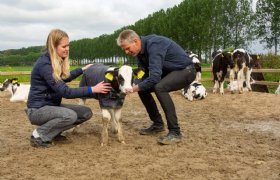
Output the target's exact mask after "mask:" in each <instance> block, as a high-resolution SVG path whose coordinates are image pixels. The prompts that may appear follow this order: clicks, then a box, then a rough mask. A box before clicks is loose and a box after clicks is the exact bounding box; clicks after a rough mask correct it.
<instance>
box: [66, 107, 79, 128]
mask: <svg viewBox="0 0 280 180" xmlns="http://www.w3.org/2000/svg"><path fill="white" fill-rule="evenodd" d="M62 119H63V122H64V123H65V124H67V125H71V124H74V123H75V122H76V121H77V119H78V115H77V113H76V112H75V111H73V110H70V109H69V110H68V111H67V112H66V111H65V112H63V116H62Z"/></svg>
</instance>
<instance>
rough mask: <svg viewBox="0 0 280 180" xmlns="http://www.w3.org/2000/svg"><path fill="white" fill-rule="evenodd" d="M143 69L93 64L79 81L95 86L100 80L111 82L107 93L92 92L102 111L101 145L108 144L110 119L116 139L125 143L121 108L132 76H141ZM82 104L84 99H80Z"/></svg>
mask: <svg viewBox="0 0 280 180" xmlns="http://www.w3.org/2000/svg"><path fill="white" fill-rule="evenodd" d="M143 75H144V71H143V70H142V69H140V68H137V69H132V68H131V67H130V66H126V65H124V66H121V67H120V68H115V67H110V68H109V67H107V66H105V65H102V64H94V65H93V66H91V67H90V68H88V69H87V70H86V71H85V72H84V75H83V77H82V79H81V81H80V87H81V86H95V85H96V84H98V83H99V82H101V81H104V82H109V83H111V86H112V90H111V91H110V92H109V93H107V94H93V96H92V98H95V99H98V100H99V105H100V108H101V111H102V121H103V129H102V134H101V146H103V145H107V144H108V124H109V122H110V121H112V128H113V132H115V133H117V136H118V140H119V141H120V142H121V143H123V144H125V142H124V136H123V131H122V127H121V110H122V106H123V103H124V99H125V92H129V91H132V83H133V78H134V76H136V77H137V78H141V77H142V76H143ZM82 100H83V101H81V103H80V104H84V103H85V100H86V99H82Z"/></svg>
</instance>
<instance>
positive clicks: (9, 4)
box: [0, 0, 183, 50]
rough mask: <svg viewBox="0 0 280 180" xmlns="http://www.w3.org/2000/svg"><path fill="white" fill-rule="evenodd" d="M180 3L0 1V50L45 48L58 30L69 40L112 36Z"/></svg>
mask: <svg viewBox="0 0 280 180" xmlns="http://www.w3.org/2000/svg"><path fill="white" fill-rule="evenodd" d="M182 1H183V0H129V1H128V0H58V1H55V0H1V1H0V23H1V24H0V50H5V49H18V48H22V47H29V46H37V45H44V44H45V42H46V38H47V35H48V33H49V32H50V30H51V29H53V28H60V29H62V30H64V31H66V32H67V33H68V35H69V36H70V40H77V39H82V38H94V37H98V36H99V35H102V34H111V33H113V32H114V31H115V30H118V29H120V28H121V27H123V26H126V25H131V24H134V23H135V22H136V21H138V20H139V19H142V18H145V17H147V16H148V15H149V14H151V13H153V12H156V11H159V10H160V9H167V8H169V7H173V6H174V5H177V4H179V3H180V2H182Z"/></svg>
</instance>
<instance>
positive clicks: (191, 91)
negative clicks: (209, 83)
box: [182, 81, 207, 101]
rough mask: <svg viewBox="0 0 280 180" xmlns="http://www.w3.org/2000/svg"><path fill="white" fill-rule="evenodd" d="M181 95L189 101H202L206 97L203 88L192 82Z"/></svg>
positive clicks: (198, 83) (199, 84)
mask: <svg viewBox="0 0 280 180" xmlns="http://www.w3.org/2000/svg"><path fill="white" fill-rule="evenodd" d="M182 95H183V96H184V97H185V98H186V99H187V100H189V101H193V99H204V98H206V96H207V92H206V89H205V87H204V86H203V85H202V84H201V83H200V82H198V81H194V82H192V83H191V84H190V85H189V86H187V87H185V88H184V89H182Z"/></svg>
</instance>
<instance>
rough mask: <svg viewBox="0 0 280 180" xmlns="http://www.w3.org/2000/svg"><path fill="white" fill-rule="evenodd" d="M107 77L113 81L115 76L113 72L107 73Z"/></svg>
mask: <svg viewBox="0 0 280 180" xmlns="http://www.w3.org/2000/svg"><path fill="white" fill-rule="evenodd" d="M105 78H106V79H108V80H110V81H112V80H113V78H114V77H113V74H112V73H107V74H106V75H105Z"/></svg>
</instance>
